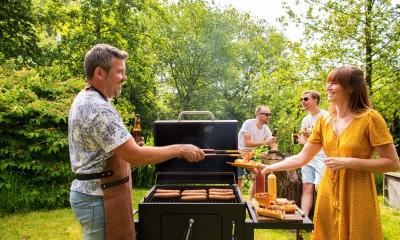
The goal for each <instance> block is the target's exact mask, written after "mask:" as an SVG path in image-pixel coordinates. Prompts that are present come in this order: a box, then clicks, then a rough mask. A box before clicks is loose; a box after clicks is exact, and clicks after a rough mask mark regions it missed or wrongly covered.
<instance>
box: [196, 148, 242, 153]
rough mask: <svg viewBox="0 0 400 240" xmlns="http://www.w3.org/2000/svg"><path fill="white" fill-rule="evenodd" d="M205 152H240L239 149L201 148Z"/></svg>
mask: <svg viewBox="0 0 400 240" xmlns="http://www.w3.org/2000/svg"><path fill="white" fill-rule="evenodd" d="M201 150H203V152H204V153H216V154H218V153H237V154H239V153H240V151H239V150H215V149H201Z"/></svg>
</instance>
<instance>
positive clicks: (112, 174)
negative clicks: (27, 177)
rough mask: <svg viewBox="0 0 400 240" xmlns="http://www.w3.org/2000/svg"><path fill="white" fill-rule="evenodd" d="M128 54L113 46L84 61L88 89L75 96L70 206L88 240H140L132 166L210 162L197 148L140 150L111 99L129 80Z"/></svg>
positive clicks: (70, 137) (94, 50)
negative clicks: (179, 159) (137, 237)
mask: <svg viewBox="0 0 400 240" xmlns="http://www.w3.org/2000/svg"><path fill="white" fill-rule="evenodd" d="M127 58H128V53H126V52H125V51H122V50H119V49H117V48H116V47H113V46H111V45H108V44H97V45H95V46H94V47H93V48H92V49H90V50H89V51H88V52H87V54H86V56H85V62H84V68H85V75H86V81H87V84H88V86H87V87H86V88H85V89H84V90H82V91H81V92H79V93H78V95H77V96H76V97H75V99H74V101H73V103H72V105H71V109H70V112H69V118H68V141H69V154H70V161H71V168H72V171H73V172H74V173H75V178H76V179H74V180H73V182H72V184H71V192H70V203H71V207H72V210H73V212H74V214H75V216H76V218H77V219H78V220H79V222H80V224H81V225H82V227H83V235H84V237H83V238H84V239H135V229H134V222H133V216H132V207H131V206H132V203H131V188H132V185H131V179H130V176H131V164H132V165H135V166H138V165H145V164H156V163H160V162H163V161H166V160H168V159H171V158H175V157H182V158H185V159H187V160H188V161H189V162H197V161H201V160H202V159H204V152H203V151H202V150H201V149H199V148H198V147H196V146H193V145H191V144H176V145H169V146H164V147H147V146H144V147H139V146H138V145H137V144H136V142H135V140H134V139H133V137H132V136H131V134H130V133H129V131H128V129H127V128H126V127H125V125H124V123H123V122H122V119H121V117H120V116H119V114H118V112H117V111H116V109H115V108H114V107H113V106H112V104H111V101H110V99H111V98H113V97H117V96H119V95H120V94H121V90H122V84H123V83H124V82H125V81H126V80H127V77H126V74H125V61H126V59H127Z"/></svg>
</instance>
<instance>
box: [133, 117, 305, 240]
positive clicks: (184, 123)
mask: <svg viewBox="0 0 400 240" xmlns="http://www.w3.org/2000/svg"><path fill="white" fill-rule="evenodd" d="M185 113H186V114H193V112H184V113H183V115H182V114H180V116H184V115H185ZM195 114H206V115H208V116H209V117H210V118H211V119H210V120H183V119H182V117H178V120H161V121H155V122H154V124H153V131H154V132H153V133H154V145H155V146H165V145H170V144H180V143H189V144H194V145H196V146H198V147H200V148H202V149H207V152H209V151H210V149H211V150H212V149H217V150H216V151H214V153H217V154H214V155H213V154H209V155H208V156H206V158H205V159H204V160H203V161H201V162H197V163H189V162H187V161H186V160H184V159H179V158H175V159H171V160H169V161H166V162H163V163H160V164H157V165H156V167H155V170H156V181H155V185H154V186H153V187H152V188H151V189H150V191H148V193H147V194H146V196H145V197H144V198H143V199H142V200H141V202H140V203H139V220H138V221H137V222H136V225H137V228H136V229H137V232H138V233H137V239H139V240H174V239H179V240H180V239H183V240H204V239H207V240H228V239H229V240H242V239H243V240H244V239H246V240H247V239H248V240H251V239H253V235H254V233H253V232H254V228H255V227H256V228H279V224H278V225H276V224H275V223H273V224H272V227H268V226H271V225H268V224H267V225H265V224H264V223H259V222H258V221H257V216H256V213H255V211H254V209H253V208H252V204H251V202H246V201H245V200H244V199H243V197H242V195H241V192H240V190H239V188H238V186H237V174H238V173H237V168H236V167H233V166H231V165H229V164H227V162H233V161H234V160H235V159H236V158H237V154H236V155H235V154H232V152H226V151H224V150H223V149H237V129H238V123H237V121H236V120H215V119H214V116H213V115H212V113H210V112H195ZM218 149H222V150H218ZM228 151H229V150H228ZM226 153H228V154H226ZM233 153H235V152H233ZM215 188H218V189H224V190H227V191H231V192H233V195H234V197H233V198H232V199H229V200H224V199H218V200H215V199H214V200H210V199H209V198H207V199H205V200H201V201H191V202H186V201H182V199H181V198H180V197H173V198H158V197H154V196H155V193H156V192H157V191H159V190H173V191H175V190H179V191H180V192H182V191H184V190H202V191H203V190H205V191H207V192H208V191H209V190H210V189H215ZM208 196H209V195H208ZM246 211H247V213H248V215H249V216H250V219H246ZM307 219H308V218H307ZM307 219H306V220H307ZM308 221H309V219H308ZM306 223H307V221H306ZM292 224H295V223H292ZM302 224H303V223H298V225H292V227H293V228H292V229H298V228H303V229H312V222H311V221H309V222H308V224H305V225H302ZM289 225H290V224H289ZM283 228H286V226H285V227H283Z"/></svg>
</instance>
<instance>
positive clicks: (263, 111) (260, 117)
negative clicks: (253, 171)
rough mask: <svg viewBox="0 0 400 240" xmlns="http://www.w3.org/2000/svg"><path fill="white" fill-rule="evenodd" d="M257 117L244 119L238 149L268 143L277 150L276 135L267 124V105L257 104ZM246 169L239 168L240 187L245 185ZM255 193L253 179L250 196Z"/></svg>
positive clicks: (268, 114)
mask: <svg viewBox="0 0 400 240" xmlns="http://www.w3.org/2000/svg"><path fill="white" fill-rule="evenodd" d="M255 115H256V118H255V119H254V118H253V119H247V120H246V121H244V123H243V125H242V127H241V129H240V131H239V134H238V149H239V150H243V149H251V150H254V148H256V147H259V146H263V145H268V146H270V147H271V149H273V150H277V149H278V146H277V144H276V139H275V137H273V136H272V132H271V130H270V129H269V127H268V126H267V124H268V123H269V120H270V119H271V110H270V109H269V107H267V106H257V107H256V111H255ZM244 171H245V169H243V168H239V174H238V185H239V188H240V189H242V187H243V175H244ZM254 194H255V182H254V180H253V181H252V184H251V188H250V198H253V197H254Z"/></svg>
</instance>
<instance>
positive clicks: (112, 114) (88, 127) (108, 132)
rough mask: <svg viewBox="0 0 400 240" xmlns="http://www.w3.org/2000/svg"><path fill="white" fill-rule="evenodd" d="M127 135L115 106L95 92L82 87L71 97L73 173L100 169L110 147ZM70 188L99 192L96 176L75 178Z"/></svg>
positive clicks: (108, 157) (69, 122) (70, 118)
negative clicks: (88, 178)
mask: <svg viewBox="0 0 400 240" xmlns="http://www.w3.org/2000/svg"><path fill="white" fill-rule="evenodd" d="M130 137H131V134H130V133H129V131H128V130H127V129H126V127H125V125H124V123H123V122H122V119H121V117H120V116H119V114H118V112H117V110H115V108H114V107H113V106H112V105H111V103H110V102H109V101H107V100H105V99H104V98H102V97H101V96H100V94H99V93H98V92H96V91H91V90H83V91H81V92H80V93H79V94H78V95H77V96H76V97H75V99H74V102H73V103H72V106H71V109H70V111H69V117H68V141H69V155H70V161H71V168H72V171H73V172H74V173H79V174H89V173H98V172H102V171H103V169H104V167H105V165H106V163H107V160H108V159H110V158H111V156H112V152H111V151H112V150H114V149H115V148H117V147H118V146H120V145H122V144H123V143H125V142H126V141H127V140H128V139H129V138H130ZM71 190H73V191H77V192H81V193H85V194H89V195H97V196H102V195H103V191H102V190H101V188H100V179H93V180H84V181H81V180H77V179H75V180H73V181H72V184H71Z"/></svg>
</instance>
